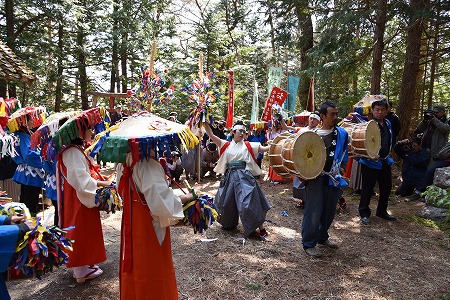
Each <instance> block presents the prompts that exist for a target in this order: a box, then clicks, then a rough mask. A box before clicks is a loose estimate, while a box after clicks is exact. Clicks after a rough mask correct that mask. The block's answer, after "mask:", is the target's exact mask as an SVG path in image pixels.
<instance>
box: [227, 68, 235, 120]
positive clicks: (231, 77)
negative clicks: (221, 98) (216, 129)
mask: <svg viewBox="0 0 450 300" xmlns="http://www.w3.org/2000/svg"><path fill="white" fill-rule="evenodd" d="M228 85H229V89H228V113H227V122H226V124H225V127H226V128H231V127H232V126H233V115H234V72H233V71H228Z"/></svg>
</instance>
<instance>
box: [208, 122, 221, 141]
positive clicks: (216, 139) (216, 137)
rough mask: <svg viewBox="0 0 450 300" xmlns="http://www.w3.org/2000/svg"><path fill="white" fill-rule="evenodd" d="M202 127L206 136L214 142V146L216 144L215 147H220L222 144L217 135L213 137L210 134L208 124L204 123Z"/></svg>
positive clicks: (211, 133)
mask: <svg viewBox="0 0 450 300" xmlns="http://www.w3.org/2000/svg"><path fill="white" fill-rule="evenodd" d="M204 127H205V131H206V134H207V135H208V136H209V138H210V139H211V140H212V141H213V142H214V144H216V146H217V147H220V145H221V143H222V139H221V138H219V137H218V136H217V135H215V134H214V133H213V132H212V130H211V127H210V125H209V123H205V124H204Z"/></svg>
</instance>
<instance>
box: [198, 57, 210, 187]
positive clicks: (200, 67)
mask: <svg viewBox="0 0 450 300" xmlns="http://www.w3.org/2000/svg"><path fill="white" fill-rule="evenodd" d="M198 79H199V80H200V84H201V85H202V87H203V53H200V56H199V57H198ZM202 96H203V95H202ZM206 126H208V125H206ZM199 132H200V134H199V135H200V136H199V138H198V140H199V143H198V160H197V170H198V171H197V182H198V183H200V173H201V160H202V138H203V131H202V130H200V131H199Z"/></svg>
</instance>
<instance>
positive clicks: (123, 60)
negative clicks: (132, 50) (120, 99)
mask: <svg viewBox="0 0 450 300" xmlns="http://www.w3.org/2000/svg"><path fill="white" fill-rule="evenodd" d="M127 61H128V33H126V32H125V33H123V34H122V44H121V47H120V66H121V68H122V76H121V81H122V93H126V92H127V84H128V80H127Z"/></svg>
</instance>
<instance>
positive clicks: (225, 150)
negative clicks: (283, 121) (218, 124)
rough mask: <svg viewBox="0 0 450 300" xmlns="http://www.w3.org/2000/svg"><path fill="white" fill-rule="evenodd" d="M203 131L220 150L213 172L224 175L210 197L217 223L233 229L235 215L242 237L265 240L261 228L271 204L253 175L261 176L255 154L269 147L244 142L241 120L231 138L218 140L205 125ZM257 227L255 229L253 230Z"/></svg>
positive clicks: (233, 130)
mask: <svg viewBox="0 0 450 300" xmlns="http://www.w3.org/2000/svg"><path fill="white" fill-rule="evenodd" d="M205 129H206V133H207V134H208V136H209V137H210V138H211V140H212V141H213V142H214V143H215V144H216V145H217V146H218V147H219V149H220V158H219V160H218V162H217V165H216V167H215V168H214V172H216V173H220V174H224V176H223V177H222V179H221V181H220V186H219V190H218V191H217V194H216V197H215V199H214V204H215V205H216V207H217V209H218V211H219V213H220V215H221V216H220V219H219V223H220V224H221V225H222V227H223V228H224V229H226V230H231V229H234V228H236V226H237V225H238V221H239V217H240V218H241V222H242V226H243V227H244V233H245V235H246V236H253V237H259V238H261V240H266V239H267V235H268V234H267V231H266V230H265V229H264V221H265V220H266V213H267V211H268V210H269V209H271V208H272V205H271V204H270V203H269V201H268V200H267V199H266V197H265V196H264V194H263V192H262V190H261V188H260V187H259V185H258V183H257V181H256V179H255V177H254V176H257V175H261V173H262V172H261V168H260V167H258V165H257V164H256V158H255V156H256V155H258V153H259V152H266V151H268V150H269V146H262V145H261V144H260V143H259V142H247V141H244V134H245V132H246V129H245V127H244V125H243V123H242V122H240V123H239V122H238V123H236V125H234V127H233V129H232V141H231V142H227V141H226V140H222V139H220V138H219V137H217V136H216V135H214V133H213V132H212V130H211V128H210V126H209V124H206V126H205ZM258 228H259V232H257V231H256V229H258Z"/></svg>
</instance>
